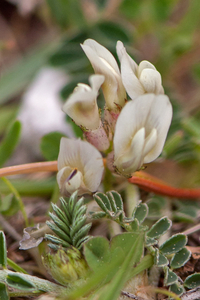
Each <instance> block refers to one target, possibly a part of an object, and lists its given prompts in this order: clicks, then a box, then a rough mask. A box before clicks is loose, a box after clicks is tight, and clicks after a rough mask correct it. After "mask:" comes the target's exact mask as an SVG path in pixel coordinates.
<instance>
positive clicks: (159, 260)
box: [154, 249, 169, 267]
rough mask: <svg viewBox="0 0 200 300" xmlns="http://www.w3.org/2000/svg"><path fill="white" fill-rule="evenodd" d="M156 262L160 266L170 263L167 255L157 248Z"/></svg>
mask: <svg viewBox="0 0 200 300" xmlns="http://www.w3.org/2000/svg"><path fill="white" fill-rule="evenodd" d="M154 264H155V265H157V266H158V267H164V266H166V265H168V264H169V261H168V259H167V257H166V256H164V255H163V254H162V253H160V252H159V249H155V256H154Z"/></svg>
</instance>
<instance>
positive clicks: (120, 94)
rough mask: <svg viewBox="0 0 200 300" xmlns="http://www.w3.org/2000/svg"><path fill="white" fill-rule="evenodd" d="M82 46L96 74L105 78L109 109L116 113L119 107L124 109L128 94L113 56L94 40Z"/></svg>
mask: <svg viewBox="0 0 200 300" xmlns="http://www.w3.org/2000/svg"><path fill="white" fill-rule="evenodd" d="M81 46H82V49H83V51H84V52H85V54H86V55H87V57H88V59H89V60H90V62H91V64H92V66H93V69H94V71H95V73H97V74H102V75H104V76H105V81H104V83H103V84H102V90H103V93H104V98H105V101H106V104H107V107H108V109H110V110H113V111H115V110H118V105H119V106H121V107H123V106H124V104H125V99H126V92H125V89H124V86H123V84H122V80H121V76H120V71H119V68H118V65H117V62H116V61H115V58H114V57H113V55H112V54H111V53H110V52H109V51H108V50H107V49H106V48H105V47H103V46H101V45H100V44H98V43H97V42H95V41H94V40H90V39H89V40H86V41H85V42H84V43H83V45H81Z"/></svg>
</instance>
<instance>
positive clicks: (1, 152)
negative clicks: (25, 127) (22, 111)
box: [0, 121, 21, 167]
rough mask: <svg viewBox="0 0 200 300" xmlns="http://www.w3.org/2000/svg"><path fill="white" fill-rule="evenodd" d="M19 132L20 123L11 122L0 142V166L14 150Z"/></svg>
mask: <svg viewBox="0 0 200 300" xmlns="http://www.w3.org/2000/svg"><path fill="white" fill-rule="evenodd" d="M20 132H21V124H20V122H19V121H15V122H14V123H12V124H11V125H10V126H9V127H8V130H7V132H6V135H5V137H4V139H3V141H2V142H1V144H0V167H2V166H3V164H4V163H5V162H6V161H7V160H8V158H9V157H10V156H11V155H12V153H13V151H14V150H15V148H16V146H17V144H18V142H19V138H20Z"/></svg>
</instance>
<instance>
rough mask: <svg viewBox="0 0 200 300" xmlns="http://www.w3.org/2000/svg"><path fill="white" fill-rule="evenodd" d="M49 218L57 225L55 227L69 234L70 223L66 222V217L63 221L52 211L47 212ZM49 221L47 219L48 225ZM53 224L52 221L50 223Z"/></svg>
mask: <svg viewBox="0 0 200 300" xmlns="http://www.w3.org/2000/svg"><path fill="white" fill-rule="evenodd" d="M49 216H50V218H51V219H52V220H53V222H54V223H55V224H56V225H57V227H59V228H60V229H61V230H62V231H64V232H65V234H67V235H70V224H68V223H67V222H66V221H67V219H65V221H63V220H62V219H61V218H59V217H57V216H56V215H54V214H53V213H51V212H50V213H49ZM49 223H50V222H49V221H48V226H49ZM51 224H53V223H51Z"/></svg>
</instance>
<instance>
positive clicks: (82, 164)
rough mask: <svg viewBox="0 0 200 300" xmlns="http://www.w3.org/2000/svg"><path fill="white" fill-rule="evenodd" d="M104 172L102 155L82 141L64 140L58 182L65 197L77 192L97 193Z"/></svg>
mask: <svg viewBox="0 0 200 300" xmlns="http://www.w3.org/2000/svg"><path fill="white" fill-rule="evenodd" d="M103 171H104V165H103V159H102V156H101V153H100V152H99V151H98V150H97V149H96V148H95V147H94V146H92V145H91V144H90V143H88V142H85V141H82V140H80V139H78V140H73V139H68V138H62V139H61V143H60V152H59V156H58V174H57V181H58V185H59V188H60V191H61V193H62V194H63V195H65V196H69V195H70V194H72V193H73V192H75V191H76V190H78V195H83V194H86V193H87V194H91V193H93V192H95V191H96V190H97V189H98V187H99V185H100V183H101V179H102V175H103Z"/></svg>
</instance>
